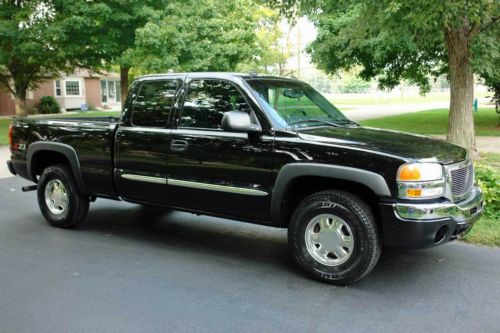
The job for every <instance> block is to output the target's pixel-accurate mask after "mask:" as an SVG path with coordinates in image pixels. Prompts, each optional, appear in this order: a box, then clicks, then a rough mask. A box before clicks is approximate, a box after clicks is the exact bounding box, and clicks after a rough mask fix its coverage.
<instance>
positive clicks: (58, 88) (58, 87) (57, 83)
mask: <svg viewBox="0 0 500 333" xmlns="http://www.w3.org/2000/svg"><path fill="white" fill-rule="evenodd" d="M56 96H62V90H61V80H56Z"/></svg>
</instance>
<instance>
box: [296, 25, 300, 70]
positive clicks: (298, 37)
mask: <svg viewBox="0 0 500 333" xmlns="http://www.w3.org/2000/svg"><path fill="white" fill-rule="evenodd" d="M297 78H298V79H300V23H297Z"/></svg>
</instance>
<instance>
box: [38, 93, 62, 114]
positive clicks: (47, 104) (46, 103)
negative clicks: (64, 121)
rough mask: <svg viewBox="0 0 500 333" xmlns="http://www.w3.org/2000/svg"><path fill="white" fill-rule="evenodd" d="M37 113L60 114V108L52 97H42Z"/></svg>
mask: <svg viewBox="0 0 500 333" xmlns="http://www.w3.org/2000/svg"><path fill="white" fill-rule="evenodd" d="M38 112H39V113H41V114H52V113H61V107H60V106H59V103H57V101H56V99H55V98H54V97H52V96H43V97H42V98H41V99H40V104H39V105H38Z"/></svg>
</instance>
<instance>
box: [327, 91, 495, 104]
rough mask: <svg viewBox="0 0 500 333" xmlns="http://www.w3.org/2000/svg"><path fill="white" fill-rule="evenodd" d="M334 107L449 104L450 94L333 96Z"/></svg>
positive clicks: (482, 93) (481, 95) (480, 93)
mask: <svg viewBox="0 0 500 333" xmlns="http://www.w3.org/2000/svg"><path fill="white" fill-rule="evenodd" d="M486 96H489V93H488V92H479V93H476V95H475V97H477V98H484V97H486ZM327 97H328V99H329V100H330V102H332V103H333V104H334V105H337V104H339V105H354V106H355V105H370V104H419V103H433V102H447V101H449V100H450V93H428V94H426V95H425V96H421V95H410V96H407V95H406V96H405V95H403V97H401V96H399V95H388V94H383V93H380V94H332V95H328V96H327Z"/></svg>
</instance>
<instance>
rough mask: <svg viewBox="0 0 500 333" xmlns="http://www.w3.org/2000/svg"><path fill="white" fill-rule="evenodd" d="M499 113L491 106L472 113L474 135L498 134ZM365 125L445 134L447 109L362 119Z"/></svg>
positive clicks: (499, 131)
mask: <svg viewBox="0 0 500 333" xmlns="http://www.w3.org/2000/svg"><path fill="white" fill-rule="evenodd" d="M499 119H500V115H498V114H497V113H496V112H495V110H494V109H492V108H481V109H479V111H478V112H476V113H474V122H475V125H476V135H480V136H500V127H498V125H499V124H500V121H499ZM361 123H362V124H363V125H365V126H370V127H378V128H386V129H391V130H396V131H403V132H411V133H417V134H446V129H447V126H448V109H437V110H429V111H422V112H415V113H407V114H402V115H397V116H390V117H384V118H376V119H369V120H364V121H362V122H361Z"/></svg>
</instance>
